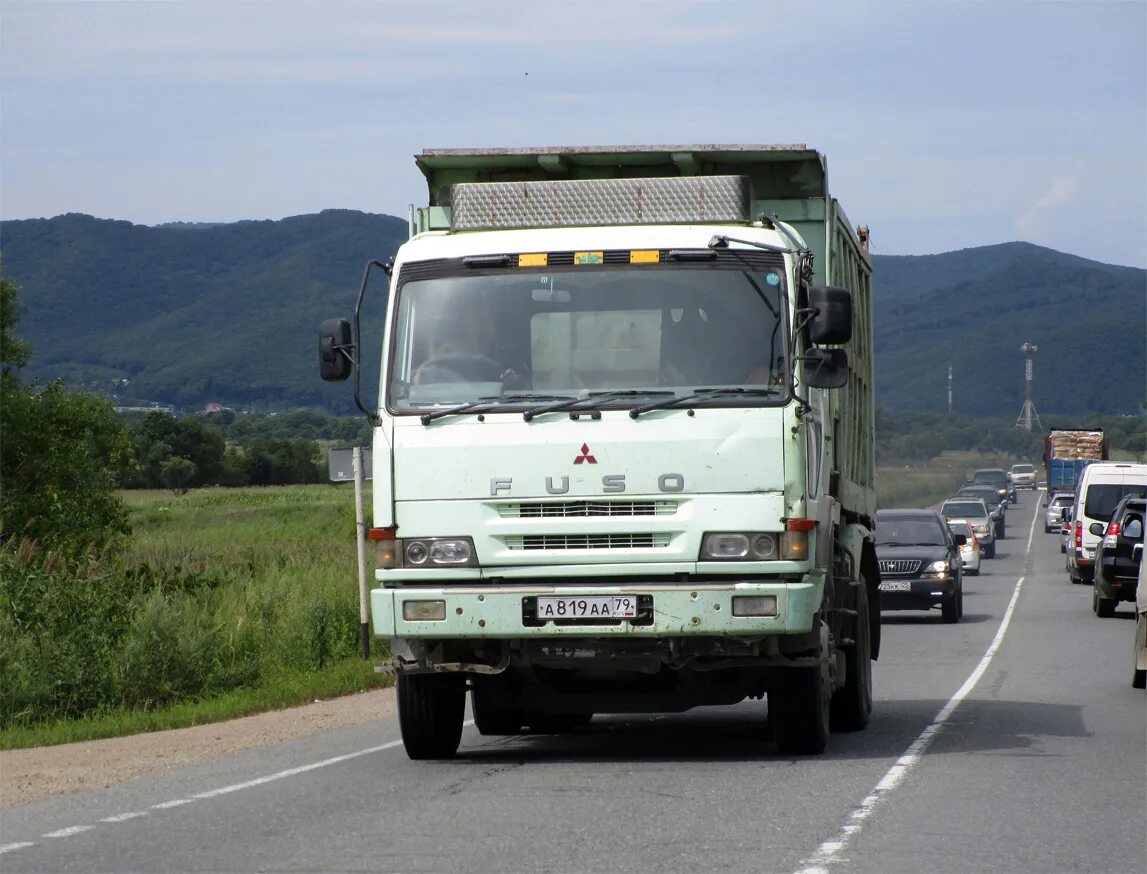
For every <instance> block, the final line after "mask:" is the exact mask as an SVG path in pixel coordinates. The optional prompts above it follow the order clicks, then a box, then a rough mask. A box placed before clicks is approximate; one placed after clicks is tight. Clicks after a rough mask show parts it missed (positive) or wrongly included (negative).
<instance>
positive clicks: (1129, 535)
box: [1090, 495, 1147, 617]
mask: <svg viewBox="0 0 1147 874" xmlns="http://www.w3.org/2000/svg"><path fill="white" fill-rule="evenodd" d="M1145 518H1147V498H1142V497H1139V496H1138V495H1127V496H1126V497H1125V498H1123V499H1122V500H1121V501H1120V502H1119V503H1118V504H1116V505H1115V509H1114V510H1113V511H1112V513H1111V521H1110V522H1108V523H1107V524H1106V525H1104V524H1103V523H1102V522H1092V523H1091V529H1090V530H1091V533H1092V534H1099V535H1101V536H1102V537H1103V539H1102V540H1100V541H1099V545H1098V546H1096V548H1095V570H1096V574H1095V588H1094V589H1092V592H1091V609H1092V610H1094V611H1095V615H1096V616H1105V617H1106V616H1114V615H1115V605H1116V604H1118V603H1119V602H1120V601H1134V600H1135V587H1136V585H1137V584H1138V582H1139V560H1140V552H1141V551H1142V550H1143V522H1144V519H1145Z"/></svg>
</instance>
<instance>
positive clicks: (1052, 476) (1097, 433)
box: [1044, 428, 1108, 495]
mask: <svg viewBox="0 0 1147 874" xmlns="http://www.w3.org/2000/svg"><path fill="white" fill-rule="evenodd" d="M1107 458H1108V440H1107V437H1105V436H1104V434H1103V431H1102V429H1098V428H1096V429H1090V430H1088V429H1072V428H1053V429H1052V430H1051V431H1049V432H1048V434H1047V437H1046V438H1045V439H1044V467H1045V468H1046V469H1047V491H1048V494H1049V495H1054V494H1056V493H1057V492H1071V491H1074V490H1075V484H1076V483H1077V482H1078V481H1079V475H1080V474H1081V473H1082V472H1083V469H1084V468H1085V467H1087V465H1088V464H1090V463H1091V462H1093V461H1106V460H1107Z"/></svg>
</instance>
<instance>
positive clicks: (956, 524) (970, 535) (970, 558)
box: [948, 519, 980, 577]
mask: <svg viewBox="0 0 1147 874" xmlns="http://www.w3.org/2000/svg"><path fill="white" fill-rule="evenodd" d="M948 530H949V531H951V532H952V533H953V534H962V535H964V538H965V540H964V543H963V545H961V546H960V560H961V561H962V562H963V563H964V573H965V574H971V575H972V576H974V577H975V576H979V575H980V541H978V540H977V539H976V532H975V531H973V530H972V523H971V522H969V521H968V520H967V519H952V520H951V521H949V522H948Z"/></svg>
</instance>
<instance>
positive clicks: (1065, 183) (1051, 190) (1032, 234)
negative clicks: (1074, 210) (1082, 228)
mask: <svg viewBox="0 0 1147 874" xmlns="http://www.w3.org/2000/svg"><path fill="white" fill-rule="evenodd" d="M1078 193H1079V178H1078V177H1076V176H1073V175H1070V174H1068V175H1064V176H1056V177H1055V178H1054V179H1052V180H1051V184H1050V185H1049V186H1048V188H1047V190H1046V191H1044V193H1043V194H1041V195H1040V196H1039V197H1038V198H1036V201H1035V203H1033V204H1032V205H1031V206H1029V207H1028V208H1027V209H1026V210H1025V211H1024V212H1023V213H1021V214H1020V215H1019V217H1017V218H1016V221H1015V226H1016V230H1018V231H1019V232H1020V233H1021V234H1023V235H1024V236H1025V237H1027V238H1029V239H1031V240H1033V241H1034V240H1036V239H1039V238H1041V237H1043V236H1045V235H1046V234H1047V233H1048V231H1049V230H1050V229H1051V225H1052V221H1053V219H1054V215H1052V214H1051V213H1052V212H1053V211H1054V210H1056V209H1058V208H1059V207H1063V206H1068V205H1070V204H1071V203H1072V202H1074V201H1075V198H1076V195H1077V194H1078Z"/></svg>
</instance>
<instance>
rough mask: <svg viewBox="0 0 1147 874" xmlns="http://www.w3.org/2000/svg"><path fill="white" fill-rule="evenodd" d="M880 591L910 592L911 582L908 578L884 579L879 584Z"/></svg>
mask: <svg viewBox="0 0 1147 874" xmlns="http://www.w3.org/2000/svg"><path fill="white" fill-rule="evenodd" d="M880 591H882V592H911V591H912V583H911V582H910V581H909V580H885V581H884V582H882V583H881V584H880Z"/></svg>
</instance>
